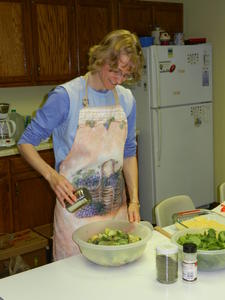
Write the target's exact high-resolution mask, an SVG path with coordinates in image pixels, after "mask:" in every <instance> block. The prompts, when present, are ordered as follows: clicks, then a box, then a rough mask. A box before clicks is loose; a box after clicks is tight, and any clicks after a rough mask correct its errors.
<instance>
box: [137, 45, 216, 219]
mask: <svg viewBox="0 0 225 300" xmlns="http://www.w3.org/2000/svg"><path fill="white" fill-rule="evenodd" d="M143 51H144V56H145V67H144V74H143V76H142V80H141V81H140V82H139V83H138V84H137V85H136V86H134V87H132V92H133V94H134V96H135V99H136V103H137V129H138V130H139V132H140V133H139V136H138V157H139V197H140V203H141V218H142V219H144V220H149V221H151V222H154V221H155V220H154V207H155V205H156V204H157V203H159V202H160V201H161V200H162V199H165V198H168V197H172V196H174V195H177V194H186V195H189V196H190V197H191V198H192V200H193V202H194V204H195V206H196V207H207V205H208V204H210V203H212V202H213V201H214V199H213V195H214V191H213V186H214V182H213V178H214V177H213V125H212V118H213V116H212V47H211V45H210V44H199V45H188V46H186V45H185V46H151V47H146V48H143Z"/></svg>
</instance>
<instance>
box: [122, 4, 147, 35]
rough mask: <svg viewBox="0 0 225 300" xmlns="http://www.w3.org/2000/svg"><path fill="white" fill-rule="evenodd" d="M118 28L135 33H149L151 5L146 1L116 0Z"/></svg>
mask: <svg viewBox="0 0 225 300" xmlns="http://www.w3.org/2000/svg"><path fill="white" fill-rule="evenodd" d="M118 15H119V16H118V23H119V24H118V25H119V28H123V29H128V30H130V31H131V32H134V33H136V34H137V35H139V36H141V35H143V36H145V35H150V34H151V25H152V23H153V20H152V5H151V3H149V2H148V1H132V0H118Z"/></svg>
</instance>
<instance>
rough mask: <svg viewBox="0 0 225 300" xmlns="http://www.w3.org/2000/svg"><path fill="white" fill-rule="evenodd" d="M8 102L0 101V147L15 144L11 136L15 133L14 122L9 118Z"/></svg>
mask: <svg viewBox="0 0 225 300" xmlns="http://www.w3.org/2000/svg"><path fill="white" fill-rule="evenodd" d="M8 111H9V104H8V103H0V147H11V146H13V145H15V143H16V142H15V139H14V138H13V136H14V134H15V133H16V123H15V122H14V121H13V120H9V117H8Z"/></svg>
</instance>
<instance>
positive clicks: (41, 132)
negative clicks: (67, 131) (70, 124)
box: [18, 87, 70, 146]
mask: <svg viewBox="0 0 225 300" xmlns="http://www.w3.org/2000/svg"><path fill="white" fill-rule="evenodd" d="M69 108H70V101H69V96H68V94H67V92H66V90H65V89H64V88H63V87H56V88H55V89H54V90H53V91H52V92H50V93H49V95H48V99H47V101H46V103H45V104H44V106H43V107H42V108H40V109H39V110H38V111H37V113H36V116H35V118H34V119H32V121H31V123H30V124H29V125H28V126H27V128H26V130H25V131H24V133H23V135H22V136H21V138H20V140H19V141H18V144H32V145H34V146H38V145H39V144H40V142H41V140H45V139H46V138H48V137H49V136H50V135H51V133H52V131H53V129H54V128H56V127H58V126H59V125H60V124H62V123H63V122H64V121H65V120H66V119H67V117H68V114H69Z"/></svg>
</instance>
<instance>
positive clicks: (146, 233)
mask: <svg viewBox="0 0 225 300" xmlns="http://www.w3.org/2000/svg"><path fill="white" fill-rule="evenodd" d="M106 227H108V228H112V229H120V230H123V231H125V232H127V233H132V234H135V235H137V236H139V237H140V238H141V240H140V241H138V242H136V243H132V244H127V245H119V246H104V245H94V244H90V243H88V242H87V240H88V239H89V238H90V237H92V236H93V235H94V234H97V233H99V232H103V231H104V230H105V228H106ZM152 232H153V227H152V225H151V224H150V223H149V222H140V223H130V222H128V221H119V220H108V221H97V222H91V223H89V224H86V225H84V226H82V227H80V228H78V229H77V230H75V231H74V233H73V235H72V238H73V241H74V242H75V243H76V244H77V245H78V246H79V248H80V251H81V253H82V254H83V255H84V256H85V257H86V258H87V259H88V260H90V261H92V262H94V263H96V264H99V265H103V266H121V265H124V264H127V263H130V262H132V261H135V260H136V259H138V258H139V257H141V256H142V254H143V252H144V250H145V248H146V246H147V242H148V241H149V240H150V239H151V237H152Z"/></svg>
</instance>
